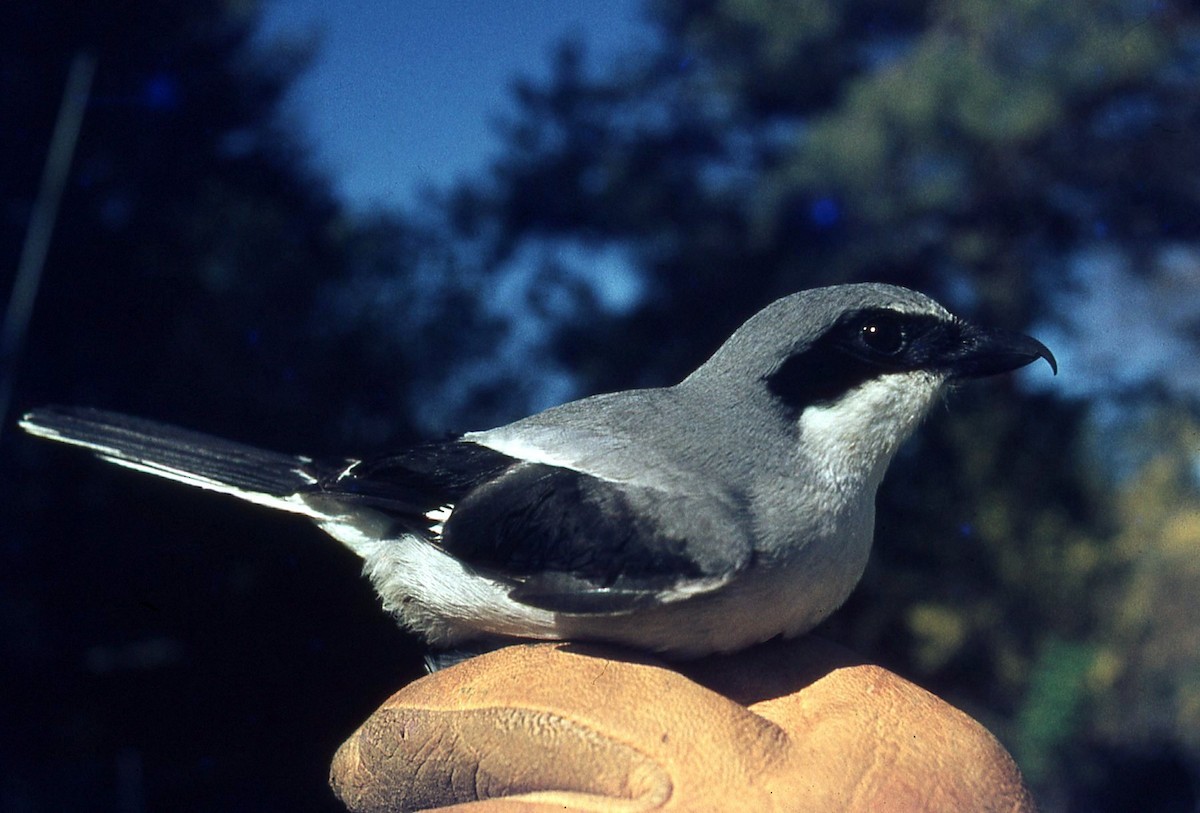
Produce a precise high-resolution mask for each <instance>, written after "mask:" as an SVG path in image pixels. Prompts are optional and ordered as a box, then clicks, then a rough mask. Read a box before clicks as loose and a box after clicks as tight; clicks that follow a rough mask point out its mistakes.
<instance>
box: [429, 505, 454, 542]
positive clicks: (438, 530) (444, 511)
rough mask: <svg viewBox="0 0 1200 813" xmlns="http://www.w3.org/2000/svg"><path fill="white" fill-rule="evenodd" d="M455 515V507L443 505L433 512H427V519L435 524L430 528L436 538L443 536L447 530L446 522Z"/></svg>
mask: <svg viewBox="0 0 1200 813" xmlns="http://www.w3.org/2000/svg"><path fill="white" fill-rule="evenodd" d="M453 513H454V506H453V505H450V504H446V505H441V506H438V507H437V508H434V509H433V510H431V511H426V512H425V519H427V520H429V521H430V522H432V523H433V525H431V526H430V527H429V532H430V533H432V534H433V535H434V536H441V535H442V531H443V530H445V527H446V520H448V519H450V515H451V514H453Z"/></svg>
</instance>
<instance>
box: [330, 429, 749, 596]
mask: <svg viewBox="0 0 1200 813" xmlns="http://www.w3.org/2000/svg"><path fill="white" fill-rule="evenodd" d="M322 489H323V490H325V491H326V492H328V493H331V494H333V495H334V496H336V497H337V498H338V499H342V500H349V501H356V502H361V503H365V504H368V505H371V506H372V507H375V508H377V509H381V510H384V511H386V512H388V513H390V514H392V515H393V516H395V517H396V518H397V520H398V521H400V522H401V523H404V524H408V525H409V526H410V527H411V525H412V524H413V523H414V522H416V523H420V522H423V523H424V527H425V528H426V529H428V528H429V527H431V526H432V525H433V524H434V520H432V519H429V518H427V517H426V516H425V514H426V513H427V512H429V511H432V510H434V509H437V508H439V507H441V506H446V505H452V506H453V511H452V512H451V513H450V516H449V519H447V520H446V521H445V523H444V527H443V528H442V533H441V536H440V539H438V540H437V541H436V544H439V545H440V546H441V547H442V548H443V549H444V550H446V551H447V552H448V553H450V554H451V555H453V556H454V557H456V558H457V559H459V560H460V561H462V562H464V563H465V564H468V565H470V566H471V567H473V568H475V569H476V570H478V571H479V572H481V573H484V574H487V575H489V576H491V577H494V578H498V579H501V580H505V581H508V582H510V583H511V584H512V585H513V589H512V592H511V594H510V595H511V596H512V598H514V599H515V600H518V601H521V602H523V603H526V604H529V605H531V606H535V607H541V608H543V609H549V610H554V611H558V612H569V613H608V612H619V611H622V610H626V609H629V608H631V607H635V606H639V605H643V604H647V603H654V602H657V601H661V600H662V599H663V596H664V595H666V594H669V593H670V591H672V590H674V589H676V588H679V587H680V586H685V585H687V586H697V585H705V584H706V583H711V585H712V586H716V585H717V584H718V583H720V582H722V581H724V580H725V579H727V578H728V577H729V576H731V575H732V574H734V573H736V572H737V571H738V570H740V569H741V568H742V567H743V566H744V565H745V563H746V561H748V551H749V545H748V544H747V543H746V541H745V536H744V534H743V533H742V532H741V529H740V528H738V527H735V525H736V524H735V523H734V522H733V521H732V520H731V519H730V512H728V511H724V510H720V509H719V508H718V507H716V506H714V504H713V503H712V501H702V500H690V499H686V498H682V497H679V496H672V495H669V494H667V493H665V492H661V491H657V490H655V489H651V488H644V487H636V486H630V485H627V484H621V483H614V482H611V481H608V480H604V479H601V478H599V477H594V476H592V475H589V474H586V473H582V472H578V471H574V470H572V469H567V468H562V467H558V466H552V465H547V464H541V463H531V462H528V461H521V460H517V459H515V458H512V457H509V456H507V455H504V454H502V453H500V452H496V451H493V450H491V449H488V448H487V447H484V446H480V445H478V444H474V443H470V442H467V441H458V442H453V443H446V444H436V445H430V446H425V447H418V448H417V449H415V450H413V451H410V452H408V453H406V454H404V455H400V456H397V457H392V458H386V459H383V460H380V461H374V462H365V463H361V464H358V465H356V466H354V467H353V468H351V469H350V470H349V471H348V472H346V473H343V474H342V475H341V476H340V477H338V478H335V479H332V480H330V481H329V482H327V483H324V484H322Z"/></svg>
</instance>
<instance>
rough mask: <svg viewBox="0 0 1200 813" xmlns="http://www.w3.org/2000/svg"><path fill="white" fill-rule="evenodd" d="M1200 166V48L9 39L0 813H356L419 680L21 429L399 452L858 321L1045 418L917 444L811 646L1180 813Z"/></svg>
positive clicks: (774, 11) (535, 9)
mask: <svg viewBox="0 0 1200 813" xmlns="http://www.w3.org/2000/svg"><path fill="white" fill-rule="evenodd" d="M74 124H78V127H77V128H75V127H74V126H73V125H74ZM75 132H77V133H78V139H77V141H76V140H75V139H74V138H73V134H74V133H75ZM1198 134H1200V6H1198V5H1197V4H1196V3H1195V2H1189V0H1022V2H1012V1H1011V0H938V1H937V2H934V1H932V0H841V1H840V2H836V1H835V0H789V1H786V2H785V0H690V1H689V2H685V1H684V0H652V1H651V2H640V1H639V0H620V1H619V2H611V0H606V1H605V2H600V0H587V1H586V2H577V3H556V2H552V1H551V0H519V1H517V0H513V1H511V2H506V3H503V4H501V3H487V2H484V0H474V1H473V2H466V1H464V2H454V3H448V2H433V0H406V1H405V2H402V3H389V2H366V0H363V1H362V2H347V3H328V2H326V3H317V2H300V1H299V0H295V1H289V0H273V1H269V2H261V3H260V2H254V1H253V0H194V1H193V2H186V3H184V2H162V0H129V1H128V2H123V3H112V2H109V1H108V0H105V1H104V2H100V0H38V2H7V3H4V4H0V297H4V298H6V299H5V300H4V301H5V302H6V308H7V310H6V312H5V322H4V328H3V335H2V337H0V340H2V342H3V343H2V344H0V364H2V365H3V366H0V388H2V390H0V392H2V393H3V396H4V399H5V401H6V408H7V413H6V415H5V416H4V418H3V423H2V426H0V491H2V493H3V495H4V497H3V499H2V500H0V696H2V697H3V698H4V700H3V702H2V703H0V810H3V811H5V812H6V813H7V812H8V811H13V812H14V813H16V812H17V811H21V812H24V811H61V810H89V811H118V812H119V813H141V811H162V810H171V811H240V810H247V811H248V810H255V811H265V810H289V811H332V810H337V809H339V807H338V805H337V804H336V802H335V800H334V798H333V796H332V794H331V793H330V792H329V790H328V789H327V787H326V776H327V771H328V763H329V759H330V757H331V755H332V754H333V751H334V749H335V748H336V747H337V745H338V744H339V743H340V742H341V740H342V739H343V738H344V737H346V736H347V735H348V734H349V733H350V732H351V731H352V730H353V729H354V728H355V727H356V726H357V725H358V723H359V722H360V721H361V720H362V719H363V718H365V716H366V715H367V714H368V713H369V712H370V711H372V710H373V709H374V708H375V706H376V705H377V704H378V703H379V702H381V701H382V700H383V699H384V698H385V697H387V696H388V695H389V694H390V693H391V692H393V691H394V690H396V689H398V688H399V687H400V686H401V685H403V684H404V683H405V682H407V681H409V680H410V679H412V678H413V677H415V676H416V675H417V674H418V673H419V668H420V664H419V659H420V650H419V647H418V645H417V642H416V641H415V640H413V639H412V638H410V637H409V636H407V635H406V634H405V633H403V632H402V631H400V630H399V629H397V628H396V627H395V626H394V625H393V624H392V622H391V621H390V620H389V619H388V618H387V617H385V616H384V615H383V613H382V612H380V611H379V610H378V609H377V608H376V602H375V599H374V597H373V595H372V592H371V590H370V588H369V587H368V585H367V583H366V582H365V581H364V580H363V579H362V578H361V577H360V575H359V567H358V564H357V562H356V561H355V559H354V557H353V555H352V554H350V553H348V552H346V551H342V550H340V549H339V548H338V546H337V545H335V544H332V543H331V542H330V541H329V540H328V539H327V538H325V537H324V536H323V535H322V534H321V533H320V532H318V531H316V530H315V529H314V528H312V527H310V526H309V525H307V524H306V523H305V522H304V521H302V520H299V519H295V518H289V517H280V516H275V515H271V514H270V513H269V512H263V511H260V510H257V509H255V508H254V507H251V506H246V505H242V504H238V503H235V502H234V501H231V500H226V499H222V498H219V497H215V496H211V495H206V494H202V493H199V492H195V491H191V490H187V489H183V488H179V487H176V486H173V485H172V484H170V483H165V482H160V481H155V480H152V479H150V478H145V477H141V476H138V475H135V474H131V473H127V472H123V471H121V470H118V469H115V468H113V467H111V466H106V465H104V464H101V463H97V462H94V461H92V460H90V459H89V458H88V456H87V455H84V454H82V453H78V452H75V451H72V450H69V449H62V448H56V447H54V446H53V445H51V444H47V443H43V442H39V441H35V440H33V439H30V438H27V437H24V436H22V435H21V433H20V432H19V431H18V430H16V429H15V425H14V422H15V420H16V419H17V417H18V416H19V414H20V412H21V411H23V410H25V409H28V408H30V407H33V406H37V405H41V404H44V403H49V402H55V403H78V404H89V405H95V406H102V407H107V408H110V409H118V410H123V411H128V412H133V413H137V414H142V415H146V416H152V417H156V418H159V419H162V420H167V421H172V422H176V423H180V424H184V425H186V426H190V427H193V428H196V429H200V430H205V431H209V432H213V433H216V434H220V435H225V436H228V437H232V438H236V439H240V440H243V441H248V442H253V443H256V444H259V445H263V446H267V447H273V448H278V449H280V450H285V451H297V452H306V453H309V454H315V455H332V456H340V455H344V454H348V453H354V452H361V451H371V450H376V451H378V450H381V449H386V448H387V447H389V446H400V445H403V444H405V443H408V442H411V441H414V440H416V439H418V438H424V437H432V436H437V435H440V434H443V433H446V432H450V431H460V430H465V429H472V428H483V427H487V426H491V425H495V424H497V423H500V422H503V421H508V420H511V419H514V418H516V417H519V416H521V415H524V414H527V413H528V412H530V411H533V410H536V409H539V408H542V407H545V406H548V405H551V404H553V403H557V402H560V401H563V400H567V399H569V398H573V397H578V396H582V395H585V394H589V393H594V392H598V391H603V390H612V389H617V388H628V387H636V386H647V385H659V384H669V383H673V382H674V381H676V380H678V379H679V378H681V377H682V376H683V375H684V374H685V373H686V372H687V371H689V370H690V369H691V368H692V367H694V366H695V365H696V364H698V363H699V362H700V361H701V360H703V359H704V358H705V357H706V356H707V354H708V353H710V352H711V351H712V350H713V349H714V348H715V347H716V346H717V344H718V343H719V342H720V341H721V340H722V339H723V338H724V337H726V336H727V335H728V334H729V333H730V332H731V331H732V329H733V328H734V327H735V326H736V325H738V324H739V323H740V322H741V321H742V320H744V319H745V318H746V317H748V316H749V315H750V314H751V313H753V312H754V311H755V310H757V309H758V308H759V307H761V306H763V305H765V304H766V303H768V302H769V301H771V300H773V299H775V298H776V297H779V296H781V295H783V294H786V293H789V292H792V291H795V290H798V289H801V288H806V287H811V286H815V285H823V284H830V283H838V282H846V281H857V280H880V281H887V282H894V283H900V284H904V285H908V286H911V287H915V288H919V289H921V290H923V291H925V292H927V293H929V294H931V295H933V296H935V297H937V298H939V299H940V300H942V301H943V302H944V303H946V304H947V305H948V306H949V307H951V309H953V310H955V311H957V312H958V313H960V314H962V315H965V316H969V317H972V318H975V319H978V320H981V321H984V322H987V323H990V324H996V325H1003V326H1007V327H1010V328H1015V329H1024V330H1028V331H1031V332H1033V333H1035V334H1036V335H1037V336H1038V337H1039V338H1041V339H1043V340H1044V341H1046V342H1047V344H1049V345H1050V346H1051V347H1052V348H1053V350H1054V351H1055V353H1056V354H1057V355H1058V357H1059V360H1060V362H1061V365H1062V370H1061V374H1060V375H1059V376H1058V377H1057V378H1051V377H1050V376H1048V375H1046V373H1045V370H1044V369H1036V368H1035V369H1031V370H1029V371H1027V372H1026V373H1025V374H1022V375H1019V376H1013V377H1008V378H1006V379H1002V380H995V381H988V382H984V383H982V384H981V385H979V386H973V387H971V388H969V389H966V390H963V391H961V392H956V393H953V394H952V395H951V396H950V397H949V398H948V399H947V402H946V405H945V408H943V409H938V410H935V412H934V414H933V415H932V416H931V417H930V419H929V420H928V421H927V422H926V424H925V425H924V426H923V427H922V429H921V430H920V432H919V433H918V436H917V437H916V438H915V439H914V440H913V441H912V442H910V443H909V444H908V446H907V447H906V448H905V450H904V452H903V453H902V455H901V456H900V458H899V459H898V460H897V461H896V462H895V463H894V464H893V466H892V469H891V472H890V474H889V476H888V478H887V481H886V483H885V484H884V487H883V489H882V490H881V493H880V495H879V516H878V523H877V534H876V546H875V549H874V553H873V556H872V561H871V565H870V567H869V570H868V572H867V574H866V576H865V577H864V580H863V583H862V584H861V586H860V587H859V588H858V590H857V591H856V593H855V595H854V596H853V598H852V599H851V601H850V602H849V603H848V604H847V605H846V606H845V607H844V608H843V609H842V610H841V611H840V612H838V613H837V614H836V615H835V616H834V618H833V619H832V620H831V621H830V622H828V623H827V624H826V626H825V627H824V628H823V630H822V633H823V634H824V635H826V636H828V637H830V638H832V639H834V640H837V641H840V642H843V643H845V644H847V645H849V646H851V647H853V648H855V649H856V650H858V651H859V652H861V653H862V654H864V655H866V656H867V657H870V658H872V659H874V660H876V661H878V662H880V663H882V664H884V665H886V666H888V667H890V668H891V669H893V670H895V671H897V672H898V673H900V674H901V675H904V676H905V677H908V678H910V679H911V680H914V681H916V682H917V683H919V684H921V685H922V686H925V687H927V688H929V689H931V690H933V691H935V692H937V693H938V694H940V695H941V696H942V697H944V698H946V699H947V700H949V701H950V702H952V703H954V704H956V705H958V706H960V707H961V708H963V709H964V710H966V711H967V712H969V713H970V714H972V715H974V716H975V717H977V718H978V719H980V720H981V721H982V722H984V723H985V724H986V725H988V726H989V727H990V728H991V729H992V730H993V731H994V732H995V733H996V734H997V735H998V736H999V737H1000V739H1001V740H1002V741H1003V742H1004V743H1005V744H1006V745H1007V746H1008V747H1009V748H1010V749H1011V750H1012V752H1013V753H1014V754H1015V756H1016V758H1017V760H1018V762H1019V763H1020V764H1021V766H1022V768H1023V770H1024V771H1025V773H1026V776H1027V777H1028V779H1029V781H1030V782H1031V784H1032V786H1033V787H1034V789H1035V791H1036V793H1037V797H1038V799H1039V802H1040V803H1041V805H1042V806H1043V807H1044V809H1045V810H1047V811H1124V810H1137V811H1194V810H1196V809H1197V787H1198V785H1197V783H1198V780H1200V601H1198V600H1197V596H1198V592H1200V498H1198V487H1200V354H1198V352H1197V351H1198V350H1200V149H1198V148H1197V135H1198ZM56 178H59V179H61V181H62V184H61V190H60V193H59V192H56V189H57V187H56V185H55V179H56ZM50 224H53V226H54V229H53V234H52V237H50V239H48V241H47V240H46V239H45V238H47V237H48V236H49V232H48V229H47V227H48V226H49V225H50ZM39 241H41V242H39ZM39 245H44V246H45V247H46V251H45V252H44V261H43V256H42V253H41V252H39V250H38V246H39ZM18 268H20V269H21V270H20V272H18ZM39 283H40V285H39ZM10 292H12V293H11V298H10Z"/></svg>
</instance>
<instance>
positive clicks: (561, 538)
mask: <svg viewBox="0 0 1200 813" xmlns="http://www.w3.org/2000/svg"><path fill="white" fill-rule="evenodd" d="M1038 358H1043V359H1045V360H1046V361H1047V362H1048V363H1049V365H1050V367H1051V368H1052V369H1053V370H1054V372H1056V373H1057V364H1056V362H1055V360H1054V356H1053V355H1052V354H1051V353H1050V351H1049V350H1048V349H1047V348H1046V347H1045V345H1043V344H1042V343H1041V342H1038V341H1037V340H1035V339H1032V338H1030V337H1028V336H1025V335H1022V334H1020V333H1014V332H1009V331H1000V330H991V329H983V328H979V327H976V326H974V325H971V324H969V323H967V322H965V321H963V320H961V319H958V318H956V317H954V316H952V315H951V314H950V313H948V312H947V311H946V310H945V309H944V308H943V307H942V306H941V305H939V304H937V303H936V302H934V301H933V300H931V299H929V298H928V297H925V296H923V295H921V294H919V293H916V292H914V291H910V290H908V289H905V288H898V287H893V286H889V285H879V284H863V285H840V286H834V287H829V288H818V289H814V290H810V291H802V292H800V293H797V294H794V295H792V296H788V297H785V298H783V299H780V300H778V301H777V302H775V303H773V304H771V305H769V306H767V307H766V308H765V309H763V310H762V311H760V312H759V313H758V314H757V315H755V316H754V317H753V318H751V319H750V320H749V321H748V322H746V323H745V324H744V325H742V327H740V328H739V329H738V330H737V331H736V332H735V333H734V334H733V336H731V337H730V338H729V340H728V341H726V342H725V343H724V344H723V345H722V346H721V347H720V348H719V349H718V350H717V351H716V353H715V354H714V355H713V356H712V358H710V359H709V360H708V361H707V362H705V363H704V364H703V365H702V366H701V367H700V368H699V369H697V370H696V371H695V372H694V373H692V374H691V375H689V376H688V377H687V378H686V379H684V380H683V381H682V382H680V383H679V384H676V385H675V386H673V387H665V388H660V389H643V390H632V391H628V392H617V393H611V394H607V395H598V396H595V397H591V398H585V399H582V400H579V401H573V402H571V403H568V404H564V405H562V406H559V407H555V408H553V409H549V410H546V411H545V412H541V413H539V414H536V415H533V416H531V417H528V418H524V419H522V420H519V421H516V422H515V423H511V424H508V425H507V426H501V427H498V428H496V429H489V430H486V431H482V432H469V433H467V434H465V435H462V436H461V437H459V438H457V439H455V440H450V441H446V442H441V443H430V444H427V445H422V446H417V447H415V448H412V449H409V450H407V451H404V452H401V453H399V454H393V455H385V456H379V457H366V458H363V459H348V460H343V461H340V462H336V463H334V464H332V465H329V464H325V463H322V462H320V461H315V460H312V459H311V458H308V457H301V456H297V455H289V454H277V453H274V452H268V451H262V450H260V449H256V448H253V447H250V446H245V445H242V444H240V443H234V442H231V441H227V440H221V439H217V438H213V437H210V436H207V435H202V434H198V433H194V432H189V431H185V430H181V429H177V428H174V427H170V426H166V425H163V424H159V423H155V422H151V421H146V420H141V419H138V418H131V417H126V416H123V415H118V414H113V413H109V412H102V411H98V410H93V409H82V408H61V407H48V408H45V409H38V410H34V411H33V412H30V413H29V414H27V415H26V416H25V417H24V419H23V420H22V421H21V426H22V427H23V428H24V429H25V430H26V431H28V432H30V433H32V434H34V435H38V436H40V437H44V438H49V439H51V440H56V441H61V442H63V443H69V444H74V445H77V446H83V447H85V448H87V449H91V450H92V451H93V452H95V453H96V454H98V455H99V456H100V457H102V458H104V459H106V460H109V461H111V462H113V463H116V464H118V465H121V466H126V467H128V468H131V469H137V470H139V471H143V472H148V473H150V474H155V475H158V476H160V477H166V478H169V479H172V480H178V481H179V482H182V483H187V484H189V485H193V486H198V487H200V488H205V489H209V490H212V491H218V492H221V493H225V494H231V495H233V496H235V497H240V498H241V499H244V500H248V501H250V502H253V503H258V504H260V505H265V506H268V507H271V508H276V509H279V510H282V511H289V512H292V513H296V514H302V515H304V516H306V517H309V518H310V519H312V520H313V521H314V522H316V524H317V525H319V526H320V527H321V528H322V529H324V530H325V531H326V532H328V533H329V534H330V535H331V536H333V537H334V538H335V539H337V540H338V541H339V542H341V543H342V544H344V545H346V546H347V547H349V548H350V549H351V550H353V551H354V552H355V553H357V554H358V555H359V556H361V557H362V559H363V562H364V571H365V573H366V575H367V576H368V577H369V578H370V580H371V582H372V583H373V584H374V587H375V589H376V591H378V593H379V595H380V597H381V598H382V600H383V606H384V607H385V608H386V609H387V610H388V611H390V612H391V613H393V614H394V615H395V616H396V618H397V619H398V620H399V622H400V623H401V624H402V625H404V626H405V627H408V628H410V629H412V630H414V631H416V632H418V633H420V634H422V635H423V636H424V637H425V638H426V639H427V640H428V641H429V642H430V643H431V644H432V645H434V646H438V647H450V646H458V645H463V644H466V643H470V642H480V641H482V642H495V641H497V639H499V640H503V639H511V638H537V639H573V640H591V641H607V642H611V643H617V644H624V645H628V646H632V647H636V648H639V649H644V650H651V651H654V652H657V653H660V654H662V655H664V656H667V657H677V658H687V657H694V656H700V655H704V654H707V653H712V652H728V651H733V650H737V649H740V648H743V647H746V646H749V645H751V644H755V643H757V642H760V641H764V640H766V639H768V638H771V637H774V636H777V635H784V636H793V635H798V634H800V633H803V632H806V631H808V630H809V629H811V628H812V627H813V626H815V625H816V624H817V623H818V622H820V621H821V620H823V619H824V618H825V617H826V616H828V615H829V614H830V613H831V612H833V611H834V610H835V609H836V608H837V607H838V606H839V605H840V604H841V603H842V602H843V601H844V600H845V599H846V597H847V596H848V595H849V593H850V591H851V590H852V589H853V587H854V585H855V584H856V583H857V582H858V579H859V577H860V576H861V575H862V572H863V568H864V566H865V565H866V561H867V554H868V552H869V550H870V545H871V537H872V534H873V530H874V522H875V491H876V488H877V487H878V485H879V482H880V480H881V479H882V478H883V474H884V470H885V469H886V468H887V465H888V462H889V461H890V460H891V459H892V456H893V455H894V454H895V452H896V449H897V447H899V445H900V444H901V443H902V442H903V441H904V440H905V439H906V438H907V437H908V436H909V435H910V434H911V433H912V432H913V430H914V429H915V428H916V426H917V424H918V423H919V422H920V420H921V419H922V417H923V416H924V415H925V413H926V412H927V411H928V410H929V408H930V406H931V405H932V404H933V403H934V402H935V401H936V400H937V399H938V397H939V394H940V393H941V392H942V390H943V388H944V386H945V385H946V384H947V383H948V382H956V381H958V380H961V379H966V378H976V377H982V376H987V375H992V374H995V373H1002V372H1006V371H1009V370H1014V369H1016V368H1018V367H1022V366H1024V365H1026V364H1029V363H1031V362H1033V361H1035V360H1036V359H1038Z"/></svg>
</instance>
